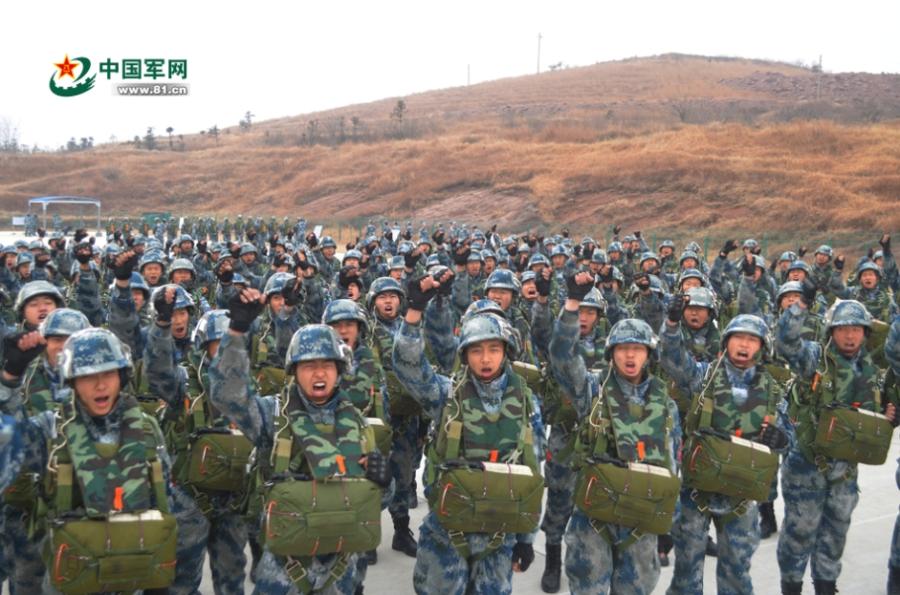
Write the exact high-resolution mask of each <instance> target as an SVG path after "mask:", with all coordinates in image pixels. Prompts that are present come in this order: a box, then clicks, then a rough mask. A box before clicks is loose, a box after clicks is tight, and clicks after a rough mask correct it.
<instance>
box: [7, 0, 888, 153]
mask: <svg viewBox="0 0 900 595" xmlns="http://www.w3.org/2000/svg"><path fill="white" fill-rule="evenodd" d="M241 5H243V6H241ZM0 21H2V22H3V24H4V26H3V28H2V35H0V55H2V56H3V58H4V68H3V71H2V75H0V119H2V118H6V119H7V120H8V121H9V122H10V123H12V124H13V125H14V126H16V127H17V128H18V130H19V136H20V140H21V142H24V143H26V144H28V145H32V144H35V143H37V144H38V145H40V146H42V147H45V148H55V147H57V146H59V145H60V144H64V143H65V142H66V141H67V140H68V139H69V137H72V136H74V137H76V138H80V137H82V136H93V137H94V138H95V141H96V142H105V141H108V140H109V138H110V135H113V134H114V135H116V137H117V138H118V139H119V140H127V139H130V138H132V137H134V135H136V134H139V135H143V134H144V132H145V131H146V128H147V126H154V127H155V129H156V133H157V134H164V129H165V128H166V127H167V126H173V127H174V128H175V133H176V134H177V133H179V132H181V133H194V132H198V131H199V130H200V129H206V128H209V127H210V126H212V125H213V124H218V125H219V126H220V127H223V126H232V125H236V124H237V122H238V120H239V119H240V118H241V117H242V116H243V114H244V112H245V111H246V110H248V109H249V110H252V111H253V113H255V114H256V119H258V120H261V119H269V118H275V117H281V116H293V115H298V114H302V113H305V112H310V111H315V110H319V109H326V108H331V107H339V106H342V105H347V104H352V103H359V102H364V101H371V100H375V99H380V98H383V97H399V96H403V95H405V94H409V93H414V92H418V91H427V90H430V89H436V88H444V87H452V86H458V85H464V84H465V82H466V65H467V64H471V73H472V74H471V78H472V82H473V83H477V82H481V81H486V80H491V79H495V78H501V77H507V76H517V75H522V74H530V73H533V72H534V71H535V68H536V51H537V34H538V32H540V33H541V34H542V35H543V42H542V55H541V63H542V65H543V68H545V69H546V67H547V65H549V64H553V63H556V62H559V61H562V62H564V63H565V64H567V65H570V66H582V65H587V64H593V63H595V62H598V61H606V60H613V59H619V58H626V57H631V56H646V55H653V54H660V53H666V52H682V53H691V54H709V55H732V56H742V57H748V58H770V59H777V60H784V61H795V60H802V61H803V62H805V63H811V62H813V61H814V60H817V59H818V56H819V54H823V55H824V66H825V70H827V71H831V72H843V71H866V72H894V73H896V72H900V51H898V50H900V35H898V33H897V24H898V23H900V2H897V1H895V0H883V1H880V2H879V1H871V0H856V1H855V2H852V3H849V2H831V1H826V2H823V1H821V0H820V1H817V2H812V1H805V0H802V1H801V0H779V1H777V2H776V1H770V0H754V1H747V0H741V1H723V0H716V1H692V0H680V1H674V0H665V1H648V0H645V1H640V0H631V1H618V2H608V1H607V2H598V1H594V2H587V1H582V2H562V1H558V0H554V1H553V2H532V1H519V2H507V1H490V0H482V1H481V2H472V1H468V0H455V1H453V2H428V1H427V0H424V1H423V0H419V1H418V2H393V1H391V2H386V1H377V0H376V1H370V2H361V1H360V2H345V1H335V0H330V1H321V2H313V1H293V2H291V1H283V2H270V1H268V0H256V1H255V2H250V3H241V4H238V3H227V2H215V3H213V2H199V1H196V2H195V1H191V0H181V1H179V2H172V1H169V0H158V1H155V2H152V3H128V2H121V1H119V2H111V1H91V0H88V1H85V2H31V1H28V0H11V1H10V2H6V3H5V4H4V6H3V8H2V10H0ZM66 53H68V55H69V57H70V58H74V57H76V56H87V57H88V58H90V59H91V60H92V61H93V63H94V66H93V67H92V72H96V68H97V64H99V62H101V61H103V60H105V59H106V58H111V59H112V60H118V61H121V60H122V59H123V58H185V59H187V60H188V79H187V82H189V83H190V86H191V90H190V92H191V94H190V96H188V97H141V98H135V97H117V96H114V95H113V91H112V86H111V83H112V82H115V81H116V80H117V79H116V78H115V77H114V78H113V80H112V81H110V82H109V83H108V82H106V80H105V77H103V76H98V77H97V82H96V84H95V88H94V89H93V90H91V91H89V92H88V93H86V94H84V95H81V96H78V97H74V98H60V97H56V96H55V95H53V94H51V93H50V91H49V89H48V80H49V78H50V75H51V74H52V73H54V72H55V70H56V69H55V67H54V66H53V64H54V63H55V62H61V61H62V59H63V56H64V55H65V54H66Z"/></svg>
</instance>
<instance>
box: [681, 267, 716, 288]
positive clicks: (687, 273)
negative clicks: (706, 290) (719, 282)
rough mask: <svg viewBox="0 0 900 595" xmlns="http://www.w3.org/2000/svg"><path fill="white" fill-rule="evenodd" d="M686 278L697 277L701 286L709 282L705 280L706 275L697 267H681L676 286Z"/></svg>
mask: <svg viewBox="0 0 900 595" xmlns="http://www.w3.org/2000/svg"><path fill="white" fill-rule="evenodd" d="M686 279H699V280H700V283H701V285H702V286H703V287H706V286H707V285H708V284H709V283H707V281H706V275H704V274H703V273H701V272H700V271H699V270H698V269H682V271H681V274H679V275H678V286H679V287H681V283H682V282H683V281H685V280H686Z"/></svg>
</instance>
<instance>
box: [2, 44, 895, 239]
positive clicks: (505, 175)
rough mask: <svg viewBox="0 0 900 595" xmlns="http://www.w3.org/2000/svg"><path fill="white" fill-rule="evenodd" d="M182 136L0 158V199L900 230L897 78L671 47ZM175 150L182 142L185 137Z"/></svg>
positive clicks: (593, 224) (19, 204)
mask: <svg viewBox="0 0 900 595" xmlns="http://www.w3.org/2000/svg"><path fill="white" fill-rule="evenodd" d="M403 108H404V109H400V110H399V114H398V98H389V99H384V100H381V101H377V102H373V103H369V104H362V105H356V106H348V107H343V108H339V109H335V110H330V111H327V112H320V113H315V114H308V115H303V116H297V117H293V118H283V119H278V120H269V121H265V122H259V123H254V124H253V125H252V127H250V128H249V129H241V128H238V127H234V128H229V129H224V130H223V131H222V133H221V134H220V135H219V136H218V138H213V137H212V136H211V135H210V134H198V135H191V136H188V137H186V138H185V139H184V146H183V150H174V151H172V150H168V145H167V143H165V142H160V145H162V146H163V147H164V149H165V150H157V151H147V150H141V149H137V148H135V147H134V146H133V145H131V144H121V145H117V146H104V147H100V148H97V149H93V150H89V151H84V152H77V153H58V154H38V155H28V156H21V155H3V156H0V209H2V210H5V211H8V212H20V211H21V210H22V209H23V205H24V204H25V199H27V198H28V197H31V196H38V195H43V194H59V193H66V194H78V195H80V194H83V195H90V196H97V197H100V198H102V199H103V200H104V207H105V210H106V211H107V212H108V213H111V214H112V213H137V212H140V211H144V210H156V209H167V210H175V211H181V212H191V213H201V212H203V213H206V212H214V213H219V214H222V215H224V214H227V213H232V214H236V213H239V212H241V213H244V214H247V213H252V214H256V213H260V214H270V213H271V214H275V215H278V216H281V215H291V216H299V215H304V216H307V217H310V218H313V219H317V220H326V221H336V220H347V221H349V220H353V221H354V222H358V221H360V220H361V219H364V218H367V217H370V216H380V215H385V216H389V217H391V218H406V217H415V218H416V219H427V220H448V219H455V220H469V221H473V222H482V223H483V222H487V221H495V222H498V223H500V224H501V225H502V226H505V227H508V228H522V227H527V226H529V225H535V224H547V223H554V224H556V223H567V224H570V225H571V226H573V228H575V229H581V230H585V231H587V230H592V229H598V228H604V229H605V227H607V226H608V225H609V224H610V223H611V222H613V221H615V222H619V223H622V224H623V225H625V226H626V228H628V227H630V226H638V225H640V226H641V227H642V228H643V229H645V230H659V231H660V233H662V232H663V231H670V230H698V229H702V230H703V231H704V232H706V233H727V232H731V231H732V230H739V229H760V228H765V229H767V230H770V231H771V233H772V234H773V237H774V236H775V235H778V234H779V233H781V234H784V235H785V236H788V235H789V234H790V233H791V230H796V229H798V228H800V229H804V230H808V231H810V232H815V233H817V234H823V235H824V236H826V237H831V236H834V234H857V233H862V232H864V231H865V230H872V229H873V228H879V229H881V228H884V229H897V228H900V210H898V209H897V208H896V204H897V197H898V196H900V120H898V118H900V76H898V75H872V74H859V73H849V74H826V73H819V72H813V71H811V70H809V69H805V68H800V67H797V66H793V65H789V64H782V63H774V62H766V61H756V60H740V59H730V58H706V57H696V56H682V55H666V56H658V57H653V58H641V59H631V60H623V61H616V62H607V63H601V64H596V65H593V66H587V67H582V68H570V69H563V70H558V71H555V72H548V73H544V74H540V75H531V76H523V77H517V78H510V79H503V80H498V81H491V82H487V83H482V84H478V85H472V86H469V87H459V88H452V89H443V90H436V91H430V92H427V93H421V94H417V95H410V96H408V97H405V98H403ZM176 148H182V147H179V146H176Z"/></svg>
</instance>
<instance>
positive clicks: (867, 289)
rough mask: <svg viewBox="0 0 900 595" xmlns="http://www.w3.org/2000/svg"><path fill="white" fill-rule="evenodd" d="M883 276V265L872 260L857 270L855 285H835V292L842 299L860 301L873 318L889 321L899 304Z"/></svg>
mask: <svg viewBox="0 0 900 595" xmlns="http://www.w3.org/2000/svg"><path fill="white" fill-rule="evenodd" d="M883 278H884V273H883V272H882V270H881V267H879V266H878V265H877V264H875V263H874V262H871V261H870V262H865V263H863V264H862V265H860V267H859V268H858V269H857V271H856V284H855V286H854V287H852V288H847V287H846V286H845V285H843V284H840V285H837V286H835V287H834V293H835V295H837V296H838V297H840V298H841V299H852V300H856V301H858V302H860V303H861V304H862V305H863V306H865V307H866V310H868V311H869V314H871V315H872V318H874V319H876V320H881V321H882V322H888V321H890V320H891V319H892V318H893V317H894V315H895V314H896V313H897V304H896V303H895V302H894V300H893V298H892V296H891V291H890V289H889V288H888V286H887V284H886V283H885V282H884V281H883Z"/></svg>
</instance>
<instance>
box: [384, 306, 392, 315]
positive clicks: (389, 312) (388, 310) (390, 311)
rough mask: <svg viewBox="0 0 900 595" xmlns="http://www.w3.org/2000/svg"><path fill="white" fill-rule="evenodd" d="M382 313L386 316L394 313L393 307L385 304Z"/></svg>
mask: <svg viewBox="0 0 900 595" xmlns="http://www.w3.org/2000/svg"><path fill="white" fill-rule="evenodd" d="M384 313H385V314H387V315H388V316H390V315H391V314H393V313H394V307H393V306H385V307H384Z"/></svg>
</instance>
